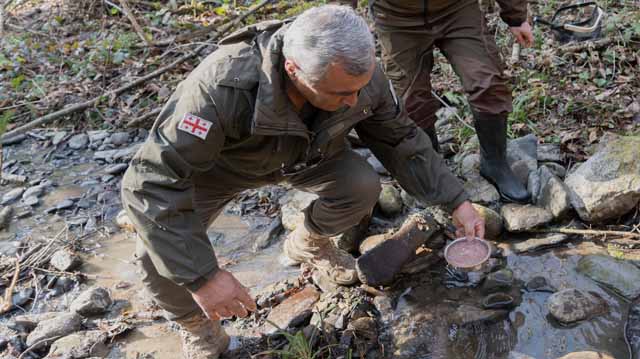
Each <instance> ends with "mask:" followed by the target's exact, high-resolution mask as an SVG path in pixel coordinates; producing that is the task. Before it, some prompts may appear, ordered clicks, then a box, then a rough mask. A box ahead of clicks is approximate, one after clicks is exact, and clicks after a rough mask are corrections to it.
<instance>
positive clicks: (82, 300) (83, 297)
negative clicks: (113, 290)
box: [69, 287, 113, 317]
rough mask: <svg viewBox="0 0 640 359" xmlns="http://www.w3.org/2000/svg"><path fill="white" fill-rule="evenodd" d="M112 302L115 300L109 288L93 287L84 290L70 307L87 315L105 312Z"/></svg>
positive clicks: (73, 310)
mask: <svg viewBox="0 0 640 359" xmlns="http://www.w3.org/2000/svg"><path fill="white" fill-rule="evenodd" d="M112 303H113V300H112V299H111V294H109V291H108V290H106V289H105V288H102V287H93V288H89V289H87V290H86V291H84V292H83V293H82V294H80V295H79V296H78V297H77V298H76V299H75V300H74V301H73V302H71V305H70V306H69V309H70V310H71V311H72V312H76V313H78V314H80V315H82V316H85V317H86V316H91V315H99V314H103V313H105V312H106V311H107V310H108V309H109V307H110V306H111V304H112Z"/></svg>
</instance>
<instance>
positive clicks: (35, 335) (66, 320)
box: [27, 313, 82, 347]
mask: <svg viewBox="0 0 640 359" xmlns="http://www.w3.org/2000/svg"><path fill="white" fill-rule="evenodd" d="M81 323H82V317H81V316H80V315H78V314H77V313H65V314H62V315H59V316H57V317H55V318H52V319H48V320H44V321H42V322H40V323H38V326H37V327H36V328H35V329H34V330H33V331H32V332H31V333H30V334H29V336H28V337H27V345H28V346H31V345H34V344H36V343H38V342H41V341H43V340H44V342H42V346H45V347H46V346H49V345H50V344H51V342H53V340H55V339H53V340H51V342H47V341H46V340H45V339H47V338H54V337H60V336H66V335H69V334H71V333H74V332H77V331H78V330H80V325H81Z"/></svg>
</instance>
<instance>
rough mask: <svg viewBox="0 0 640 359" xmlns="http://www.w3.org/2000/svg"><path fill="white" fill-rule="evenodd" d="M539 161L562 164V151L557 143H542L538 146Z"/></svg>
mask: <svg viewBox="0 0 640 359" xmlns="http://www.w3.org/2000/svg"><path fill="white" fill-rule="evenodd" d="M537 156H538V161H540V162H543V161H549V162H562V151H561V150H560V145H559V144H556V143H542V144H539V145H538V151H537Z"/></svg>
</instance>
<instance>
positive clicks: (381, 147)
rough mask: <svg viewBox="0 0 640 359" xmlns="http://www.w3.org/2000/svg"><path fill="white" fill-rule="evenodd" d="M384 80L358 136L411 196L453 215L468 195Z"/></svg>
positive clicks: (358, 129) (361, 123)
mask: <svg viewBox="0 0 640 359" xmlns="http://www.w3.org/2000/svg"><path fill="white" fill-rule="evenodd" d="M382 76H384V75H382ZM385 80H386V77H385ZM385 80H382V82H381V83H379V86H380V88H379V91H380V92H381V93H382V95H381V96H380V97H381V101H380V103H379V105H378V106H377V107H375V108H374V109H373V113H374V116H373V117H371V118H368V119H366V120H364V121H362V122H360V123H359V124H358V125H357V126H356V132H357V133H358V136H359V137H360V139H362V140H363V141H364V142H365V144H367V146H368V147H369V148H370V149H371V151H372V152H373V154H374V155H375V156H376V157H377V158H379V159H380V161H381V162H382V164H383V165H384V166H385V168H387V169H388V170H389V172H391V174H392V175H393V177H394V178H396V179H397V180H398V182H399V183H400V185H401V186H402V188H404V189H405V190H406V191H407V192H408V193H409V194H410V195H412V196H414V197H415V198H417V199H418V200H420V201H421V202H423V203H426V204H432V205H435V204H438V205H443V206H445V207H446V208H447V210H448V211H449V212H452V211H453V210H454V209H455V208H457V207H458V206H459V205H460V204H461V203H462V202H464V201H465V200H467V199H468V198H469V196H468V195H467V193H466V192H465V190H464V189H463V187H462V184H461V183H460V181H458V179H457V178H456V176H455V175H454V174H453V173H451V171H450V170H449V169H448V168H447V167H446V166H445V164H444V161H443V160H442V158H441V157H440V156H439V155H438V154H437V153H436V152H435V151H434V150H433V149H432V147H431V142H430V141H429V136H427V135H426V134H425V133H424V132H423V131H422V130H421V129H420V128H418V127H417V126H416V124H415V123H414V122H413V121H411V119H409V117H408V116H407V114H406V112H405V111H404V108H403V106H402V104H401V103H399V101H397V98H396V96H395V94H394V93H393V90H392V87H391V84H390V83H385V82H386V81H385Z"/></svg>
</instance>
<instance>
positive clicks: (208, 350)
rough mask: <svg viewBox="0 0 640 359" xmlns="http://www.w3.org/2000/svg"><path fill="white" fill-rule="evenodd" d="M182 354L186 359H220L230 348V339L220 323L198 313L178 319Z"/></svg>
mask: <svg viewBox="0 0 640 359" xmlns="http://www.w3.org/2000/svg"><path fill="white" fill-rule="evenodd" d="M176 323H178V325H179V326H180V339H181V342H182V353H183V354H184V357H185V359H218V358H219V357H220V354H222V353H224V352H225V351H226V350H227V348H228V347H229V341H230V338H229V336H228V335H227V333H225V332H224V329H222V325H220V321H217V320H216V321H213V320H210V319H209V318H207V317H206V316H205V315H204V314H202V313H198V314H196V315H192V316H190V317H188V318H184V319H178V320H176Z"/></svg>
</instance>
